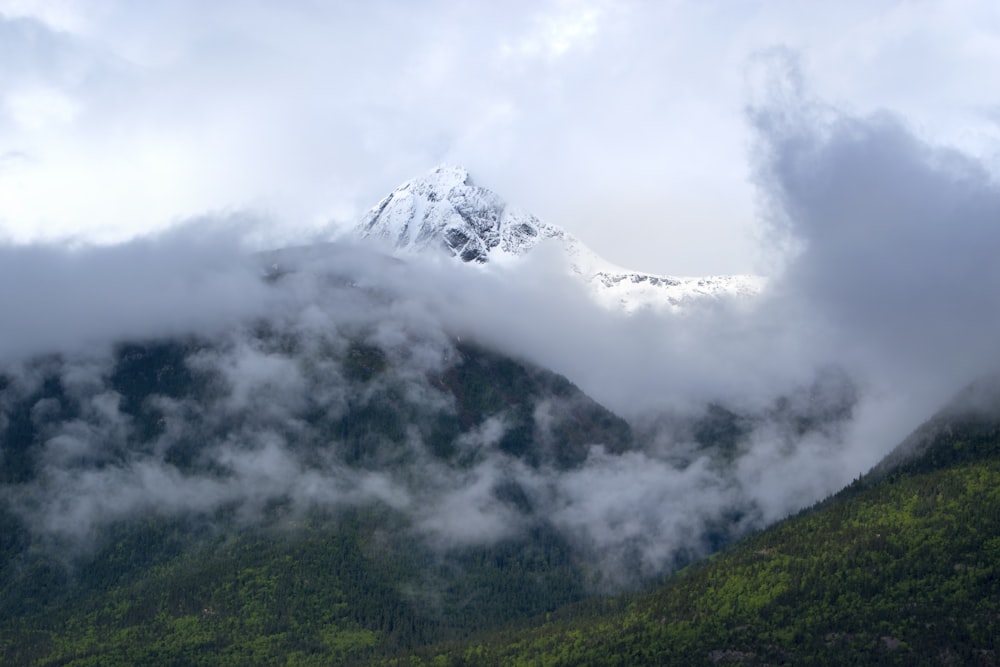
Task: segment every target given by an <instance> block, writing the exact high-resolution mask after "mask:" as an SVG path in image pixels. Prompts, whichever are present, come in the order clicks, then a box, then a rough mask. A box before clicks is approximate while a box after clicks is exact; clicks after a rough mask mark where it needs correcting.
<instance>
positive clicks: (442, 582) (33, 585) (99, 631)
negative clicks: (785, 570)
mask: <svg viewBox="0 0 1000 667" xmlns="http://www.w3.org/2000/svg"><path fill="white" fill-rule="evenodd" d="M224 520H225V519H224V518H223V517H220V518H217V519H216V521H217V522H220V523H221V522H224ZM401 522H402V519H401V517H398V516H394V515H393V514H392V513H391V512H389V511H387V510H380V509H367V510H359V511H350V512H345V513H342V514H340V515H338V516H314V517H311V518H310V519H308V520H306V521H303V522H300V523H298V524H297V525H294V526H284V527H272V528H270V529H267V530H244V531H242V532H240V533H238V534H230V535H220V534H213V533H214V531H209V530H208V529H204V530H199V529H198V528H197V527H196V526H194V525H192V524H191V523H190V522H187V523H185V522H181V521H169V522H168V521H146V522H143V523H142V524H139V525H131V526H127V527H125V526H122V527H120V528H119V530H118V533H119V535H118V536H117V537H116V538H115V539H113V540H112V541H110V542H109V543H108V544H107V545H106V546H105V548H103V549H102V550H100V551H99V552H98V553H96V554H94V555H93V556H92V557H88V558H85V559H84V558H80V559H79V560H77V561H76V563H75V564H74V566H72V567H70V568H66V567H65V566H64V565H63V564H61V563H59V562H57V561H55V560H53V559H48V560H47V559H46V558H44V557H43V556H41V555H39V556H36V557H35V558H34V561H33V563H32V562H30V561H29V560H28V559H25V560H23V561H21V562H20V563H18V564H17V566H16V567H17V568H19V569H24V568H31V567H34V568H35V572H34V575H32V573H30V572H24V571H22V572H18V573H17V575H18V576H17V577H15V582H19V584H17V585H16V587H15V586H11V585H9V584H8V585H7V586H5V588H4V594H5V598H6V601H7V602H8V604H6V605H5V606H4V608H3V610H4V616H6V617H7V618H6V620H0V637H2V641H0V663H2V664H37V665H63V664H71V665H114V664H206V665H208V664H212V665H214V664H233V665H249V664H291V665H312V664H316V665H328V664H343V663H347V662H352V661H355V660H360V659H362V658H366V657H371V656H372V655H375V654H377V653H383V654H384V653H385V652H392V651H398V650H400V649H402V648H405V647H413V646H416V645H420V644H424V643H427V642H431V641H441V640H446V639H456V638H459V637H463V636H466V635H467V634H468V633H469V632H473V631H477V630H478V631H482V630H485V629H488V628H492V627H496V626H497V625H499V624H502V623H505V622H507V621H509V620H511V619H514V618H524V617H527V616H532V615H534V614H538V613H541V612H543V611H546V610H549V609H553V608H555V607H557V606H560V605H564V604H566V603H568V602H571V601H573V600H577V599H580V597H582V595H583V590H582V588H581V586H580V583H579V581H580V573H579V572H578V571H577V570H576V569H575V567H574V566H573V563H572V562H571V561H570V560H569V557H568V553H567V550H566V548H565V546H564V545H562V544H561V543H560V541H559V540H558V538H557V537H556V536H554V535H540V534H536V535H532V536H530V537H528V538H525V539H520V540H517V541H513V540H512V541H507V542H501V543H499V544H496V545H492V546H490V547H481V548H468V549H465V550H462V551H456V552H453V553H450V554H449V557H448V558H447V560H445V559H442V558H441V557H440V556H439V555H438V554H436V553H434V552H433V551H431V550H429V549H428V548H427V547H425V546H422V545H421V543H420V542H419V541H418V540H414V539H412V538H407V537H406V527H405V525H403V524H402V523H401ZM18 589H20V590H18ZM46 590H48V592H49V596H48V597H44V592H45V591H46ZM26 591H31V592H32V595H34V596H35V598H34V599H28V598H29V597H30V596H29V595H26V594H25V593H26ZM39 595H42V596H43V597H41V598H39Z"/></svg>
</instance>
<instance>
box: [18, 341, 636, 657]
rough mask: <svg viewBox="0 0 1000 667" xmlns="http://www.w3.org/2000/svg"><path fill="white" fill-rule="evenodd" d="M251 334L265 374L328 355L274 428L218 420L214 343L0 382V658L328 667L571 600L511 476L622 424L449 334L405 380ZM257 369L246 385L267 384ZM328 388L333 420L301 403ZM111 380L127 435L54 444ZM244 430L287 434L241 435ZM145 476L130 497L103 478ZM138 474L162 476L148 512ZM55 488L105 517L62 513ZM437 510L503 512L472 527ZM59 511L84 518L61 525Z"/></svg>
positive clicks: (574, 594)
mask: <svg viewBox="0 0 1000 667" xmlns="http://www.w3.org/2000/svg"><path fill="white" fill-rule="evenodd" d="M285 333H286V334H287V333H288V332H285ZM252 340H254V341H256V344H257V345H259V346H260V350H264V349H266V350H269V351H270V353H271V355H272V360H271V361H270V362H266V363H265V365H267V363H270V364H272V365H274V364H275V363H276V359H277V358H278V357H281V358H284V359H286V360H288V361H292V362H295V359H296V357H299V361H298V363H301V364H303V365H304V366H313V367H315V366H318V365H319V364H321V363H325V364H326V365H325V367H324V372H323V374H322V375H318V376H316V378H315V383H314V384H312V385H310V386H309V387H308V389H307V390H306V392H305V393H308V394H310V395H312V396H314V397H315V399H316V401H314V402H313V403H312V404H311V405H310V404H309V403H303V404H300V405H298V407H297V409H296V410H295V411H294V412H293V413H291V414H288V413H285V412H280V411H279V412H276V413H275V415H274V416H273V417H269V416H268V415H267V414H266V413H265V412H264V409H263V407H262V405H263V404H258V405H256V406H254V407H252V408H251V410H250V411H244V410H240V409H234V407H233V406H232V401H233V400H234V388H233V387H232V386H231V385H232V382H233V380H232V379H231V378H226V377H225V376H224V374H223V371H224V369H226V368H227V366H229V365H231V364H232V363H239V362H237V361H235V360H234V361H232V362H227V363H223V364H219V365H215V364H206V359H208V358H209V357H210V356H212V355H220V354H221V355H224V354H225V353H226V347H227V346H226V345H225V344H223V343H221V342H219V341H211V340H205V339H187V340H161V341H139V342H129V343H123V344H121V345H119V346H118V347H117V348H116V350H115V353H114V358H113V360H112V363H111V364H110V365H109V366H108V367H107V368H106V370H105V371H104V372H103V375H102V376H101V377H99V378H91V381H94V382H99V383H100V387H99V388H96V387H90V388H89V391H88V392H87V393H86V396H84V397H81V396H80V395H79V394H78V393H77V390H78V388H75V387H73V386H72V382H73V376H74V374H79V373H80V372H81V369H80V367H79V366H78V365H77V364H74V363H71V362H66V361H63V360H59V359H46V360H38V361H37V362H34V365H33V368H32V373H29V374H28V375H31V374H33V375H34V377H33V378H28V377H24V376H21V377H17V376H14V375H10V376H7V377H5V378H4V380H3V384H2V389H0V405H2V406H4V408H5V410H4V412H3V413H2V414H3V416H4V418H3V419H2V420H0V428H2V431H0V436H2V438H3V443H4V449H3V452H4V460H3V464H4V465H3V468H2V471H3V473H4V479H3V485H2V486H0V527H2V528H3V531H2V541H0V574H2V575H3V578H2V579H0V619H3V620H2V621H0V635H2V636H3V637H4V641H3V642H2V643H0V662H4V663H6V664H26V663H32V662H37V664H114V663H115V662H116V661H121V662H124V663H126V664H137V663H144V664H153V663H159V662H162V661H163V660H168V661H181V662H184V663H186V664H195V663H205V664H220V661H221V662H222V663H225V662H226V661H231V662H232V663H233V664H254V663H260V662H272V661H279V662H285V661H293V662H295V663H296V664H308V663H310V662H312V661H315V662H316V663H317V664H329V662H330V661H331V660H332V661H334V662H340V661H342V660H346V659H348V658H350V657H357V656H360V655H365V654H366V653H368V652H370V651H371V650H372V648H373V647H374V646H376V645H377V646H378V647H379V648H380V650H385V649H391V648H398V647H401V646H408V645H412V644H414V643H417V642H421V641H429V640H435V639H436V640H440V639H444V638H449V637H458V636H462V635H464V634H467V633H468V632H471V631H474V630H477V629H482V628H485V627H492V626H494V625H496V624H498V623H503V622H505V621H507V620H509V619H511V618H520V617H525V616H530V615H533V614H537V613H540V612H542V611H547V610H551V609H553V608H555V607H557V606H559V605H562V604H565V603H567V602H570V601H573V600H577V599H580V598H581V597H583V596H584V595H585V594H586V593H587V591H586V580H587V574H586V572H585V571H584V570H583V569H581V563H582V561H581V560H580V555H579V554H578V553H576V552H575V549H574V547H573V546H572V545H571V544H570V542H569V541H568V540H567V539H566V537H565V536H562V535H560V534H559V533H558V532H557V531H555V530H554V529H553V528H552V527H551V526H549V525H548V524H547V523H546V521H545V519H544V517H542V516H540V515H536V513H535V510H534V508H533V505H532V503H533V501H532V498H531V494H530V493H529V492H527V491H525V489H523V488H522V487H521V485H520V482H519V480H518V476H517V474H516V471H517V470H519V469H524V470H533V469H535V470H540V469H544V470H546V471H558V470H568V469H572V468H575V467H578V466H580V465H581V464H582V463H583V462H584V461H585V460H586V458H587V456H588V451H589V448H590V447H591V446H592V445H594V444H596V443H603V445H604V447H603V449H604V451H606V452H609V453H613V452H619V453H621V452H625V451H627V450H628V449H629V448H630V447H631V446H632V436H631V433H630V429H629V427H628V425H627V424H626V423H625V422H623V421H622V420H621V419H619V418H617V417H616V416H614V415H613V414H611V413H610V412H608V411H607V410H605V409H603V408H602V407H601V406H599V405H597V404H596V403H594V402H593V401H591V400H590V399H589V398H587V397H586V396H584V395H583V394H582V393H581V392H580V391H579V390H578V389H577V388H576V387H574V386H573V385H572V384H570V383H569V382H568V381H566V380H565V379H564V378H562V377H559V376H556V375H554V374H552V373H549V372H547V371H544V370H542V369H539V368H535V367H531V366H528V365H525V364H523V363H520V362H517V361H515V360H512V359H509V358H507V357H503V356H501V355H499V354H497V353H494V352H491V351H489V350H486V349H483V348H479V347H476V346H472V345H468V344H458V345H456V346H455V348H454V352H453V354H454V357H453V358H452V359H451V360H450V361H449V363H447V364H446V365H445V366H443V367H442V368H440V369H439V370H429V371H426V372H425V373H423V374H418V375H414V374H412V370H413V369H410V368H406V367H400V366H399V361H394V360H393V359H392V357H391V353H389V352H387V351H385V350H384V349H382V348H380V347H379V346H378V345H377V344H375V343H373V342H371V341H365V340H363V339H359V340H356V341H351V342H349V344H348V345H347V346H346V347H345V348H343V349H342V351H340V352H338V351H335V350H328V351H326V352H325V353H324V354H323V356H321V357H313V356H310V355H307V354H306V353H305V352H304V351H303V350H301V349H298V350H297V349H296V348H297V346H299V345H301V344H302V343H301V341H299V342H298V343H296V342H294V341H292V340H289V339H288V338H287V337H286V336H283V335H280V332H278V331H274V330H266V329H264V330H261V331H259V332H257V333H256V334H255V335H254V336H253V338H252ZM245 343H246V341H244V344H245ZM255 363H257V364H261V358H260V357H259V356H257V357H256V361H255ZM276 368H277V367H276V366H274V367H272V368H271V369H270V371H269V372H270V373H271V376H270V377H267V378H265V379H264V382H263V383H262V384H261V385H260V386H258V387H256V389H255V390H256V391H266V390H267V385H268V384H273V383H274V382H279V381H280V375H281V373H280V372H278V371H276V370H275V369H276ZM219 369H222V370H219ZM286 372H287V369H286ZM332 388H337V389H338V390H339V391H340V392H341V393H339V394H338V395H341V396H343V397H344V400H346V405H343V406H342V407H341V408H340V409H334V406H333V405H332V404H325V403H324V402H323V401H322V400H321V399H320V395H322V394H329V393H330V391H331V389H332ZM100 389H104V391H101V390H100ZM281 390H282V391H285V392H288V391H289V390H290V385H288V384H285V385H284V386H283V387H281ZM112 392H113V395H114V396H115V397H116V402H117V407H118V409H119V410H120V413H121V414H120V419H121V424H127V431H128V432H127V435H124V436H123V437H122V438H121V439H120V440H118V441H117V442H116V441H114V440H113V439H110V440H104V441H102V442H100V443H87V444H89V445H90V449H89V451H83V449H82V448H83V446H84V443H82V442H80V441H77V442H75V443H72V447H73V449H72V450H71V451H65V449H66V448H68V447H70V444H71V443H70V442H69V438H70V437H71V434H77V435H79V434H80V433H81V432H82V431H83V430H84V427H85V426H86V427H88V428H89V429H91V430H93V431H97V430H98V429H99V426H100V425H99V424H98V423H96V421H97V420H98V419H99V417H98V416H96V415H92V414H90V410H91V407H92V406H91V405H88V400H87V397H91V396H94V395H97V396H100V395H104V396H109V395H110V394H111V393H112ZM272 399H273V397H272ZM285 400H287V399H285ZM295 403H296V402H294V401H293V404H295ZM541 404H544V406H545V411H544V412H545V417H544V423H543V422H542V421H539V420H538V419H536V410H537V408H538V406H539V405H541ZM198 405H200V406H202V407H203V408H204V409H203V410H199V409H197V408H196V406H198ZM105 409H110V406H105ZM272 409H273V408H272ZM484 430H486V431H489V432H490V435H489V436H488V437H487V436H484V435H483V432H484ZM261 433H270V434H271V435H270V436H267V437H269V438H276V437H278V436H279V435H280V434H281V433H285V434H287V436H286V438H287V440H286V443H285V444H284V445H281V446H276V445H274V444H273V442H272V443H271V444H268V443H261V442H254V441H253V439H254V438H255V437H257V438H258V439H259V437H260V434H261ZM241 441H242V442H241ZM98 445H99V446H98ZM61 457H62V458H61ZM65 457H69V460H66V458H65ZM259 457H267V458H266V459H265V460H264V461H263V462H262V463H261V464H260V465H258V466H256V468H255V471H254V473H253V476H252V477H249V478H245V479H241V476H242V473H241V467H244V466H246V465H247V462H249V461H251V460H259ZM292 461H296V462H297V463H295V464H294V465H293V467H292V468H291V470H290V471H289V472H290V476H289V477H288V479H287V483H288V485H287V486H283V485H282V484H278V482H279V480H278V478H277V477H273V475H274V474H275V473H276V472H277V473H279V474H280V471H281V469H283V468H288V467H289V465H291V462H292ZM137 470H138V471H139V472H138V473H137V475H131V474H130V473H131V472H134V471H137ZM70 474H72V475H74V476H76V477H77V478H78V479H79V480H83V483H85V484H86V485H87V489H83V488H73V483H72V482H70V478H69V475H70ZM525 474H527V473H525ZM538 474H542V473H538ZM545 474H549V473H545ZM268 475H272V477H270V478H269V477H268ZM88 479H89V480H90V481H89V482H87V481H86V480H88ZM144 479H145V480H147V481H151V482H152V483H151V484H150V485H149V486H148V487H146V488H145V489H144V492H145V493H146V494H147V497H140V496H138V495H137V494H136V493H132V492H129V491H128V489H127V488H117V489H116V488H110V487H112V486H113V485H115V484H118V485H127V484H129V483H136V480H139V481H141V480H144ZM79 483H80V482H79V481H78V482H77V484H79ZM54 484H63V485H66V486H69V487H70V488H65V487H64V488H62V489H57V488H55V487H54ZM93 484H98V485H108V486H109V488H105V489H91V485H93ZM366 484H369V485H374V486H375V487H378V488H372V489H367V490H366V489H365V488H364V487H365V485H366ZM470 484H471V486H469V485H470ZM156 485H160V486H162V485H173V486H174V487H175V492H171V493H169V494H168V495H167V496H163V497H161V498H160V499H159V502H160V506H159V507H155V506H151V505H150V503H156V502H157V499H156V498H149V497H148V495H150V494H155V493H157V490H156V489H155V488H154V486H156ZM244 485H245V486H246V488H244V489H242V490H241V489H240V488H239V487H243V486H244ZM338 487H339V488H338ZM436 487H437V488H436ZM88 489H91V491H90V492H88ZM161 491H162V489H161ZM123 493H124V494H125V495H124V496H120V495H117V494H123ZM199 494H201V495H202V496H203V497H202V498H197V497H194V496H198V495H199ZM300 494H304V495H300ZM401 494H412V500H402V499H401V498H400V497H399V496H400V495H401ZM178 495H187V496H188V497H187V498H185V499H181V498H178V497H177V496H178ZM453 495H454V497H453ZM122 498H125V499H131V501H132V503H133V505H134V506H133V507H121V506H120V505H121V503H122V502H124V501H123V500H122ZM166 498H169V499H170V502H174V503H177V502H180V505H179V506H177V507H170V506H166V505H167V503H165V502H164V501H165V499H166ZM71 500H75V502H76V503H77V504H79V505H87V504H93V503H98V507H97V511H99V512H100V513H101V514H102V516H101V517H93V516H87V515H85V514H83V513H80V514H74V513H75V512H78V511H80V509H81V508H79V507H77V508H73V507H69V506H67V503H69V502H70V501H71ZM455 502H466V503H469V504H471V505H472V507H471V511H472V515H471V516H470V517H468V518H463V517H464V516H465V515H464V514H463V508H451V504H453V503H455ZM49 503H54V505H49ZM101 503H106V504H104V505H101ZM477 505H482V507H477ZM449 513H450V516H451V518H452V519H453V520H455V521H460V520H464V521H468V520H472V521H477V520H478V521H483V522H487V523H489V522H493V523H494V524H495V523H496V522H498V521H500V520H503V521H505V522H507V523H508V524H509V525H507V526H506V527H505V526H502V525H494V526H492V527H490V528H489V530H491V531H493V532H494V533H495V535H487V534H484V535H481V536H478V537H477V533H476V529H471V530H470V529H468V528H462V527H461V526H452V525H448V524H447V521H449ZM67 514H69V515H73V516H78V517H79V518H80V519H81V520H83V519H86V521H88V522H89V525H80V526H72V525H63V524H62V523H61V522H63V521H66V520H68V519H69V517H67ZM44 522H49V523H54V524H55V527H53V528H51V529H49V530H48V531H46V530H43V529H41V528H40V526H39V525H38V524H40V523H44ZM441 522H445V523H441ZM60 526H61V527H62V530H61V531H59V530H56V528H58V527H60ZM77 530H82V531H83V534H77ZM478 530H480V532H481V531H482V530H483V529H482V528H481V527H480V528H479V529H478ZM53 531H54V532H53ZM456 531H457V532H456ZM466 531H467V532H471V533H473V536H472V537H471V538H468V537H467V536H466V535H465V534H464V532H466ZM463 540H464V541H463Z"/></svg>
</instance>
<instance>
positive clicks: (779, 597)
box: [392, 377, 1000, 665]
mask: <svg viewBox="0 0 1000 667" xmlns="http://www.w3.org/2000/svg"><path fill="white" fill-rule="evenodd" d="M469 662H474V663H476V664H523V665H544V664H566V665H661V664H684V665H697V664H705V665H719V664H740V665H775V664H790V665H800V664H817V665H859V664H885V665H996V664H1000V383H998V382H997V378H995V377H993V378H986V379H984V380H981V381H979V382H977V383H975V384H973V385H971V386H970V387H968V388H967V389H966V390H965V391H963V392H962V393H960V394H959V395H958V396H957V397H956V398H955V399H954V400H953V401H952V402H951V403H950V404H949V405H947V406H946V407H944V408H943V409H942V410H940V411H939V412H938V413H937V414H935V415H934V416H933V417H932V418H931V419H929V420H928V421H927V422H926V423H925V424H923V425H922V426H921V427H920V428H918V429H917V430H916V431H915V432H914V433H913V435H911V436H910V437H909V438H907V439H906V440H905V441H904V442H903V443H901V444H900V445H899V447H897V448H896V450H894V451H893V453H891V454H890V455H889V456H888V457H886V459H885V460H883V461H882V462H881V463H880V464H879V465H878V466H876V467H875V468H874V469H873V471H872V472H871V473H869V474H868V475H866V476H864V477H862V478H861V479H859V480H857V481H855V482H854V483H853V484H852V485H850V486H849V487H847V488H845V489H844V490H843V491H841V492H840V493H838V494H835V495H834V496H832V497H830V498H828V499H826V500H824V501H822V502H820V503H818V504H817V505H816V506H814V507H812V508H810V509H807V510H804V511H802V512H800V513H799V514H798V515H796V516H793V517H791V518H789V519H786V520H785V521H782V522H781V523H779V524H777V525H775V526H772V527H770V528H767V529H765V530H763V531H761V532H759V533H757V534H754V535H752V536H750V537H748V538H746V539H744V540H743V541H741V542H740V543H738V544H736V545H734V546H733V547H731V548H729V549H726V550H725V551H723V552H722V553H720V554H718V555H716V556H714V557H713V558H711V559H707V560H705V561H702V562H699V563H697V564H695V565H692V566H690V567H689V568H687V569H685V570H683V571H681V572H679V573H677V574H676V575H674V576H672V577H671V578H670V579H669V580H668V581H667V582H666V583H665V584H664V585H662V586H661V587H660V588H658V589H657V590H655V591H653V592H651V593H647V594H644V595H638V596H628V597H619V598H612V599H607V600H603V601H588V602H584V603H581V604H577V605H573V606H570V607H568V608H566V609H563V610H561V611H560V612H558V613H555V614H551V615H548V616H546V617H545V618H544V619H540V620H539V621H538V623H537V624H535V625H534V626H528V625H526V626H524V627H523V628H522V629H521V630H515V629H510V628H508V629H506V630H504V631H503V632H502V633H498V634H495V635H493V636H491V637H486V638H482V639H478V640H476V641H471V642H467V643H461V644H458V645H454V646H445V647H438V648H436V649H427V650H424V651H421V652H419V653H417V654H415V655H413V656H412V657H408V658H399V659H396V660H395V661H394V662H393V663H392V664H395V665H416V664H441V665H458V664H468V663H469Z"/></svg>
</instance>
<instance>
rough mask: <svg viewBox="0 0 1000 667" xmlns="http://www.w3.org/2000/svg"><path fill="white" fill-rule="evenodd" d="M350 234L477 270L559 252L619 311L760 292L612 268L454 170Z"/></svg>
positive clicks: (730, 281) (749, 280) (375, 211)
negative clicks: (550, 249) (544, 248)
mask: <svg viewBox="0 0 1000 667" xmlns="http://www.w3.org/2000/svg"><path fill="white" fill-rule="evenodd" d="M356 233H357V234H358V236H360V237H361V238H369V239H374V240H377V241H380V242H382V243H384V244H386V245H388V246H389V247H390V248H392V249H393V250H394V251H396V252H401V253H408V252H427V251H433V250H435V249H440V250H443V251H445V252H447V253H449V254H451V255H454V256H455V257H458V258H459V259H461V260H462V261H465V262H471V263H476V264H485V263H487V262H490V263H509V262H511V261H512V260H516V259H517V258H519V257H522V256H524V255H525V254H526V253H528V252H530V251H531V250H532V249H533V248H535V247H536V246H538V245H539V244H540V243H546V242H547V243H550V244H552V245H554V246H556V247H557V248H558V249H559V251H560V252H561V253H562V255H563V257H564V258H565V261H566V263H567V266H568V267H569V270H570V271H571V273H572V274H574V275H576V276H578V277H579V278H580V279H581V280H583V281H584V282H585V283H586V284H587V285H588V286H589V288H590V289H591V291H592V293H593V295H594V298H595V299H597V300H598V301H599V302H600V303H602V304H603V305H606V306H608V307H614V308H623V309H624V310H626V311H632V310H636V309H639V308H647V307H654V308H659V307H665V308H677V307H679V306H681V305H682V304H684V303H688V302H691V301H692V300H703V299H706V298H712V299H718V298H731V297H741V298H743V297H750V296H753V295H756V294H758V293H759V292H760V291H761V289H763V286H764V281H763V279H761V278H760V277H758V276H746V275H734V276H705V277H695V278H691V277H678V276H660V275H652V274H647V273H641V272H637V271H630V270H628V269H624V268H622V267H619V266H616V265H614V264H612V263H611V262H608V261H607V260H604V259H603V258H601V257H600V256H598V255H597V254H596V253H595V252H594V251H593V250H591V249H590V248H588V247H587V246H586V245H584V244H583V243H582V242H581V241H580V240H579V239H577V238H575V237H574V236H573V235H571V234H569V233H568V232H566V231H565V230H563V229H560V228H559V227H556V226H555V225H551V224H548V223H545V222H542V221H541V220H539V219H538V218H536V217H535V216H533V215H531V214H530V213H526V212H524V211H521V210H519V209H516V208H513V207H510V206H508V205H507V203H506V202H505V201H504V200H503V199H502V198H501V197H500V196H499V195H497V194H496V193H495V192H492V191H490V190H488V189H486V188H483V187H480V186H477V185H475V184H474V183H473V182H472V179H471V178H470V177H469V174H468V172H467V171H466V170H465V169H464V168H462V167H457V166H440V167H437V168H436V169H434V170H432V171H431V172H430V173H428V174H427V175H425V176H423V177H421V178H416V179H413V180H411V181H407V182H406V183H403V184H402V185H400V186H399V187H398V188H396V190H395V191H393V192H392V193H391V194H390V195H389V196H387V197H386V198H385V199H383V200H382V201H381V202H379V203H378V204H377V205H376V206H375V207H374V208H372V209H371V210H370V211H369V212H368V213H367V214H366V215H365V216H364V218H363V219H362V220H361V222H360V224H359V225H358V227H357V230H356Z"/></svg>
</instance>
